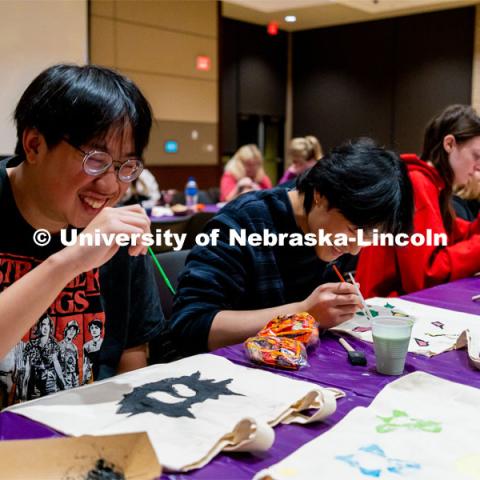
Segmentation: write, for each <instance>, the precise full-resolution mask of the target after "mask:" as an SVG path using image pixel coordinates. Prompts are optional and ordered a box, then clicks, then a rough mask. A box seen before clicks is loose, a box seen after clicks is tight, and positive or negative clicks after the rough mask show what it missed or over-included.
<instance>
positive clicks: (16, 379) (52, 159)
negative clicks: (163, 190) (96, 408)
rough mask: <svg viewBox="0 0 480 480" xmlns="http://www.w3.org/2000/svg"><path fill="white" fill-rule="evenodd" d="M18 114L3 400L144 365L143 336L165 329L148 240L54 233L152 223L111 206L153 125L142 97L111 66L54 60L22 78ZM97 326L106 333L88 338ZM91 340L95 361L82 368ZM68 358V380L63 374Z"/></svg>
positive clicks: (1, 182) (6, 268) (4, 188)
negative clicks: (96, 239) (80, 238)
mask: <svg viewBox="0 0 480 480" xmlns="http://www.w3.org/2000/svg"><path fill="white" fill-rule="evenodd" d="M14 118H15V122H16V126H17V145H16V148H15V153H16V155H15V156H13V157H11V158H8V159H5V160H3V161H1V162H0V209H1V211H2V220H3V228H2V232H1V234H0V265H1V267H0V273H1V274H0V291H1V293H0V371H2V372H3V375H2V377H1V378H0V382H1V383H3V385H0V387H3V388H0V390H5V388H6V387H8V394H7V395H4V396H3V398H4V400H5V402H6V403H15V402H17V401H20V400H29V399H31V398H33V397H36V396H40V395H44V394H48V393H52V392H55V391H58V390H63V389H67V388H71V387H74V386H77V385H82V384H84V383H86V382H88V381H91V380H100V379H102V378H106V377H109V376H112V375H115V374H116V373H120V372H125V371H129V370H133V369H136V368H140V367H144V366H146V364H147V348H146V344H147V342H148V341H149V340H150V339H152V338H154V337H155V336H156V335H158V334H159V333H160V332H161V331H162V330H163V328H164V320H163V313H162V309H161V306H160V299H159V295H158V289H157V287H156V283H155V276H154V271H153V267H152V262H151V259H150V258H148V257H145V256H144V254H145V253H146V247H143V246H142V245H136V246H134V245H131V246H130V247H124V248H121V249H120V248H119V247H118V246H117V245H116V244H115V243H113V244H109V245H106V244H105V243H103V244H99V245H94V246H82V245H80V244H79V243H76V244H74V245H71V246H66V247H65V246H64V245H63V244H62V237H61V233H60V232H61V230H62V229H68V232H67V235H66V236H67V239H71V230H72V229H73V228H78V229H83V233H90V234H93V233H94V232H97V231H99V232H101V233H102V234H106V235H111V234H119V233H122V234H128V235H130V234H140V235H141V234H143V233H149V232H150V221H149V219H148V217H147V216H146V214H145V211H144V210H143V209H142V208H141V207H140V206H139V205H132V206H127V207H120V208H111V207H112V206H113V205H115V204H116V203H117V202H118V200H119V199H120V198H121V197H122V196H123V194H124V193H125V191H126V190H127V188H128V185H129V184H130V182H132V181H133V180H135V179H136V178H137V177H138V175H139V174H140V172H141V170H142V161H141V155H142V153H143V150H144V148H145V147H146V145H147V143H148V137H149V133H150V128H151V124H152V115H151V111H150V106H149V105H148V102H147V100H146V99H145V98H144V96H143V95H142V94H141V92H140V91H139V90H138V88H137V87H136V86H135V85H134V84H133V83H132V82H131V81H130V80H128V79H127V78H125V77H123V76H121V75H120V74H118V73H116V72H114V71H112V70H109V69H107V68H103V67H97V66H94V65H86V66H75V65H55V66H53V67H50V68H48V69H47V70H45V71H43V72H42V73H40V74H39V75H38V77H37V78H35V79H34V80H33V82H32V83H31V84H30V85H29V86H28V88H27V89H26V90H25V92H24V93H23V95H22V97H21V99H20V101H19V103H18V105H17V107H16V110H15V116H14ZM39 229H42V230H41V233H42V235H43V236H40V235H38V230H39ZM36 231H37V232H36ZM45 237H47V239H50V241H49V243H48V242H45V241H42V239H45ZM93 324H95V326H96V329H97V330H98V332H94V331H93V329H92V325H93ZM35 325H37V327H35ZM72 325H75V326H76V328H77V331H76V334H75V335H72V336H71V337H70V341H71V343H72V345H70V348H69V355H65V349H64V348H61V347H60V342H62V341H63V339H64V335H65V332H66V331H67V330H68V327H69V326H72ZM96 333H98V335H101V342H99V341H97V342H96V343H95V342H94V341H95V340H98V338H96V337H98V335H97V336H96ZM93 344H95V348H96V352H95V354H96V356H95V364H92V363H91V362H90V363H89V367H88V368H86V369H82V368H80V369H79V368H78V366H79V365H82V364H83V363H84V360H85V356H86V355H90V358H91V355H92V351H93V350H94V349H95V348H94V347H93ZM62 346H63V347H64V345H62ZM75 356H77V357H76V358H75ZM67 362H68V363H67ZM72 365H75V372H77V371H78V376H79V378H76V379H75V382H72V381H71V379H69V378H68V377H65V374H64V373H63V372H68V371H70V370H71V366H72ZM5 372H6V374H5ZM3 406H5V405H0V408H1V407H3Z"/></svg>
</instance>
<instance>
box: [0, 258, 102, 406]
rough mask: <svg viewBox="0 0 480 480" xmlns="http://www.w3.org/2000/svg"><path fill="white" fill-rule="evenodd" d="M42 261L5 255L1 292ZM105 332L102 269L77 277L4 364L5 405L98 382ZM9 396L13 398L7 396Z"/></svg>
mask: <svg viewBox="0 0 480 480" xmlns="http://www.w3.org/2000/svg"><path fill="white" fill-rule="evenodd" d="M39 263H40V262H39V261H38V260H36V259H34V258H28V257H23V256H17V255H11V254H4V253H2V252H0V290H3V289H5V288H7V287H8V286H9V285H11V284H12V283H13V281H15V280H18V278H20V277H21V276H22V275H24V274H25V273H27V272H28V271H30V270H31V269H32V268H33V267H34V266H36V265H38V264H39ZM104 332H105V312H104V311H103V309H102V304H101V301H100V283H99V270H98V269H95V270H93V271H90V272H86V273H83V274H81V275H80V276H78V277H77V278H75V279H74V280H73V281H72V282H70V283H69V284H68V285H66V286H65V288H64V289H63V290H62V291H61V292H60V294H59V295H58V296H57V298H56V299H55V301H54V302H53V303H52V305H51V306H50V308H49V309H48V310H47V312H45V314H44V315H42V317H41V318H40V319H39V320H38V322H37V324H36V325H34V327H32V328H31V329H30V331H29V332H28V333H27V334H25V336H24V337H23V338H22V341H21V342H20V343H19V344H17V345H16V346H15V348H14V349H13V350H12V351H11V352H10V353H9V354H7V356H6V357H5V358H3V359H1V360H0V385H1V388H2V389H3V390H4V391H3V397H4V402H3V403H5V400H7V402H6V403H8V404H11V403H14V402H16V401H21V400H27V399H32V398H36V397H39V396H43V395H48V394H50V393H54V392H57V391H59V390H65V389H68V388H72V387H77V386H79V385H83V384H85V383H88V382H91V381H93V379H94V378H96V377H97V373H98V361H97V359H98V355H99V352H100V348H101V346H102V342H103V337H104ZM5 396H6V397H7V398H5Z"/></svg>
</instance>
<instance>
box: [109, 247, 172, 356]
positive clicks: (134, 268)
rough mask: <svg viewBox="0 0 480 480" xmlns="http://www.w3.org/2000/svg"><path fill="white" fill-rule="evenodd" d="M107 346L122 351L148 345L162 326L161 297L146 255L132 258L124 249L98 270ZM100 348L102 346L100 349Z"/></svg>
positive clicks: (150, 263) (163, 320) (149, 260)
mask: <svg viewBox="0 0 480 480" xmlns="http://www.w3.org/2000/svg"><path fill="white" fill-rule="evenodd" d="M100 285H101V289H102V297H103V298H104V302H105V314H106V318H107V331H106V334H107V335H108V336H109V337H110V338H112V342H108V343H109V344H112V345H113V344H116V345H117V348H118V346H121V350H122V351H123V350H125V349H127V348H132V347H136V346H138V345H142V344H144V343H147V342H148V341H149V340H151V339H152V338H154V337H155V336H156V335H158V334H159V333H160V332H161V331H162V330H163V328H164V327H165V319H164V316H163V312H162V307H161V304H160V296H159V293H158V289H157V284H156V281H155V275H154V271H153V260H152V259H151V258H150V256H148V255H139V256H138V257H131V256H130V255H128V249H127V248H121V249H120V250H119V252H118V253H117V254H116V255H115V256H114V257H113V258H112V259H111V260H110V261H109V262H108V263H107V264H106V265H104V266H103V267H102V268H101V269H100ZM102 348H103V347H102Z"/></svg>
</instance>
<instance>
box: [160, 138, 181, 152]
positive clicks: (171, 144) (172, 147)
mask: <svg viewBox="0 0 480 480" xmlns="http://www.w3.org/2000/svg"><path fill="white" fill-rule="evenodd" d="M163 148H164V150H165V153H177V152H178V142H177V141H176V140H167V141H166V142H165V144H164V147H163Z"/></svg>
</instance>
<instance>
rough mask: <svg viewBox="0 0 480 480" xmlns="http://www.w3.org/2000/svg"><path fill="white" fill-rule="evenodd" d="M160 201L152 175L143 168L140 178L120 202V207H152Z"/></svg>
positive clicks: (131, 185)
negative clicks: (138, 205) (137, 204)
mask: <svg viewBox="0 0 480 480" xmlns="http://www.w3.org/2000/svg"><path fill="white" fill-rule="evenodd" d="M159 200H160V188H159V186H158V183H157V179H156V178H155V177H154V175H153V173H151V172H150V171H149V170H147V169H146V168H144V169H143V170H142V173H141V174H140V176H139V177H138V178H137V179H136V180H134V181H133V182H132V183H131V184H130V185H129V186H128V189H127V191H126V192H125V195H124V196H123V197H122V199H121V200H120V204H121V205H134V204H135V203H139V204H140V205H143V202H146V203H145V205H147V206H150V207H152V206H154V205H156V204H157V203H158V201H159Z"/></svg>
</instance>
